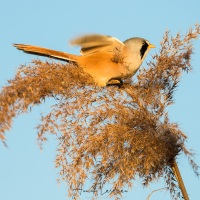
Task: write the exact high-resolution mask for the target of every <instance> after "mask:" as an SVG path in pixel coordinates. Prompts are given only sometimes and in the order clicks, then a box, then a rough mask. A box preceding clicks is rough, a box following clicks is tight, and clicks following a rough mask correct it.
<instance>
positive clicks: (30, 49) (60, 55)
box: [13, 44, 78, 62]
mask: <svg viewBox="0 0 200 200" xmlns="http://www.w3.org/2000/svg"><path fill="white" fill-rule="evenodd" d="M13 46H14V47H16V48H17V49H19V50H22V51H24V52H25V53H28V54H34V55H39V56H45V57H51V58H55V59H58V60H64V61H75V62H76V61H77V58H78V56H76V55H72V54H68V53H65V52H61V51H55V50H51V49H47V48H43V47H38V46H32V45H27V44H13Z"/></svg>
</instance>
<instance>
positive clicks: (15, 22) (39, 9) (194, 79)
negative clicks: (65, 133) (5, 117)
mask: <svg viewBox="0 0 200 200" xmlns="http://www.w3.org/2000/svg"><path fill="white" fill-rule="evenodd" d="M199 8H200V1H198V0H193V1H190V2H189V1H181V0H176V1H172V0H168V1H158V0H151V1H145V0H143V1H134V0H126V1H119V0H101V1H92V0H84V1H81V0H73V1H66V0H57V1H53V0H43V1H41V0H40V1H39V0H34V1H33V0H29V1H25V0H18V1H11V0H6V1H5V0H2V1H1V6H0V52H1V54H0V58H1V63H0V87H2V86H3V85H5V84H6V81H7V80H8V79H11V78H13V76H14V74H15V72H16V69H17V67H18V66H19V65H20V64H25V63H29V62H30V61H31V59H32V58H35V57H34V56H33V55H27V54H23V53H22V52H20V51H17V50H16V49H15V48H13V47H12V43H25V44H26V43H27V44H33V45H39V46H43V47H47V48H52V49H57V50H61V51H67V52H71V53H78V51H79V49H78V48H72V47H71V46H70V45H68V43H67V42H68V41H69V40H70V39H72V38H74V36H77V35H80V34H84V33H101V34H107V35H112V36H115V37H117V38H119V39H120V40H122V41H124V40H125V39H127V38H130V37H134V36H139V37H143V38H146V39H148V40H149V41H150V42H151V43H153V44H155V45H156V46H157V48H156V49H155V50H152V51H151V53H150V54H149V56H147V58H146V61H148V60H149V59H150V58H151V54H153V53H155V52H156V51H158V50H159V42H160V40H161V39H162V36H163V33H164V31H165V30H166V29H168V30H170V31H171V32H172V33H176V32H178V31H181V32H182V33H185V31H187V30H188V28H189V27H191V26H193V25H194V24H195V23H196V22H199V23H200V12H199ZM192 66H193V68H194V69H193V72H192V73H189V74H184V75H183V77H182V79H181V82H180V84H179V88H178V90H177V92H176V95H175V104H174V105H173V106H171V108H170V109H169V113H170V117H171V121H174V122H178V123H179V125H180V127H181V130H183V131H184V132H185V133H186V134H187V136H188V142H187V146H188V147H189V148H191V149H193V150H194V151H195V153H196V154H197V155H196V162H197V163H198V164H199V165H200V135H199V124H200V117H199V113H200V106H199V99H200V90H199V86H200V40H198V41H196V42H195V54H194V55H193V57H192ZM49 106H51V101H50V100H49V101H47V102H46V103H45V105H42V106H39V107H35V108H34V109H33V110H32V112H31V113H28V114H24V115H21V116H19V117H18V118H16V119H14V120H13V126H12V129H11V130H10V131H8V132H7V144H8V148H5V147H4V146H3V145H2V144H0V151H1V153H0V163H1V165H0V199H2V200H13V199H15V200H36V199H37V200H38V199H48V200H54V199H59V200H64V199H67V190H66V188H67V186H66V184H64V183H63V184H60V185H58V184H57V182H56V178H57V175H58V171H57V170H56V169H55V168H54V163H53V161H54V158H55V153H56V152H55V150H56V139H55V138H54V137H50V138H49V142H48V143H46V144H45V145H44V149H43V151H42V152H41V151H40V149H39V147H38V146H37V141H36V129H35V126H36V125H37V124H38V122H39V120H40V113H41V112H45V111H46V109H48V108H49ZM178 164H179V167H180V171H181V173H182V176H183V179H184V181H185V185H186V188H187V190H188V193H189V195H190V199H191V200H196V199H198V197H199V193H198V191H199V188H200V181H199V179H198V178H197V177H196V176H195V175H194V173H193V171H192V169H191V167H190V165H189V163H188V161H187V158H186V157H185V156H184V155H181V156H179V158H178ZM162 187H164V185H163V182H162V180H159V181H158V183H155V184H152V185H150V186H149V188H146V189H143V188H142V187H141V185H140V182H139V181H136V182H134V188H133V189H132V190H131V191H129V192H128V193H126V194H125V196H124V199H125V200H130V199H137V200H145V199H146V197H147V196H148V194H149V193H150V192H151V191H152V190H154V189H159V188H162ZM90 197H91V196H90V195H88V194H86V195H85V194H84V195H83V196H82V199H90ZM99 199H105V196H101V197H100V198H99ZM157 199H162V200H167V199H170V196H169V194H168V192H157V193H155V194H154V195H153V196H152V197H151V200H157Z"/></svg>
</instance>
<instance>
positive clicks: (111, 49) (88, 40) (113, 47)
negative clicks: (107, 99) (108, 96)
mask: <svg viewBox="0 0 200 200" xmlns="http://www.w3.org/2000/svg"><path fill="white" fill-rule="evenodd" d="M70 43H71V45H74V46H80V47H81V49H80V55H75V54H70V53H66V52H61V51H56V50H52V49H48V48H43V47H39V46H32V45H28V44H13V45H14V47H16V48H17V49H18V50H22V51H24V52H25V53H28V54H35V55H39V56H45V57H51V58H54V59H58V60H62V61H66V62H71V61H72V62H75V63H76V64H77V65H78V66H79V67H81V68H82V69H83V71H84V72H86V73H87V74H89V75H90V76H91V77H92V78H93V80H94V83H95V84H96V85H98V86H100V87H105V86H107V85H109V84H110V83H112V81H114V83H123V80H124V79H125V78H127V77H131V76H133V75H134V74H135V73H136V72H137V70H138V69H139V67H140V66H141V64H142V62H143V61H144V59H145V57H146V56H147V54H148V52H149V50H150V49H151V48H155V46H154V45H153V44H151V43H150V42H149V41H148V40H146V39H144V38H140V37H133V38H129V39H127V40H125V41H124V42H121V41H120V40H118V39H117V38H115V37H112V36H109V35H100V34H88V35H83V36H79V37H77V38H74V39H72V40H71V41H70Z"/></svg>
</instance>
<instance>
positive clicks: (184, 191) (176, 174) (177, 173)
mask: <svg viewBox="0 0 200 200" xmlns="http://www.w3.org/2000/svg"><path fill="white" fill-rule="evenodd" d="M172 170H173V172H174V175H175V177H176V179H177V181H178V184H179V187H180V189H181V192H182V195H183V198H184V199H185V200H189V197H188V194H187V191H186V188H185V185H184V182H183V179H182V177H181V173H180V171H179V168H178V165H177V163H176V161H174V163H173V166H172Z"/></svg>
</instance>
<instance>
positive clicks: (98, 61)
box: [79, 53, 127, 86]
mask: <svg viewBox="0 0 200 200" xmlns="http://www.w3.org/2000/svg"><path fill="white" fill-rule="evenodd" d="M79 65H80V66H81V67H82V68H83V69H84V71H85V72H86V73H88V74H90V76H92V77H93V79H94V81H95V82H96V83H97V84H98V85H100V86H105V85H106V84H107V82H108V81H109V80H110V79H115V78H118V79H120V78H123V77H125V76H126V75H127V69H126V67H125V66H123V65H122V64H121V63H116V62H113V61H112V54H110V53H107V54H105V53H104V54H103V53H101V54H100V53H98V54H92V55H88V56H82V58H81V59H80V62H79Z"/></svg>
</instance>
